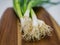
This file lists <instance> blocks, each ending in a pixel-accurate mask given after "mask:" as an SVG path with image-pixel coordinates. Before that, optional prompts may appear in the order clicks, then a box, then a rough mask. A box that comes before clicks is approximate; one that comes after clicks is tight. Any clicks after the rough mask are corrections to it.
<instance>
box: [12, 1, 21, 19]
mask: <svg viewBox="0 0 60 45" xmlns="http://www.w3.org/2000/svg"><path fill="white" fill-rule="evenodd" d="M13 6H14V10H15V11H16V13H17V15H18V17H19V18H22V12H21V7H20V2H19V0H13Z"/></svg>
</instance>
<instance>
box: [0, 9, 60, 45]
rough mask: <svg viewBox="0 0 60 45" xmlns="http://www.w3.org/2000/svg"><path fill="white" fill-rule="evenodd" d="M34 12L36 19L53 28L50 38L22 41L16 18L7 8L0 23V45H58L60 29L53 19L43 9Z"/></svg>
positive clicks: (59, 44)
mask: <svg viewBox="0 0 60 45" xmlns="http://www.w3.org/2000/svg"><path fill="white" fill-rule="evenodd" d="M34 10H35V12H36V14H37V17H38V19H42V20H44V21H45V22H46V24H48V25H50V26H51V27H52V28H53V33H52V36H51V37H46V38H44V39H42V40H40V41H35V42H26V41H24V40H22V38H21V33H20V32H19V30H18V17H17V16H16V14H15V12H14V10H13V9H12V8H8V9H7V10H6V11H5V12H4V14H3V16H2V19H1V21H0V45H60V40H59V39H60V33H59V31H60V29H59V27H58V25H57V24H56V22H55V21H54V19H53V18H52V17H51V16H50V15H49V14H48V13H47V12H46V11H45V10H44V9H43V8H37V9H36V8H34Z"/></svg>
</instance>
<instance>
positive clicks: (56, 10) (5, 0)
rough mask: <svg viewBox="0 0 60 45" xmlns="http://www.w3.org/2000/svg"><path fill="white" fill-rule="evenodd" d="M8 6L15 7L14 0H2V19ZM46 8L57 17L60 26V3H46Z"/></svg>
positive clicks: (54, 0)
mask: <svg viewBox="0 0 60 45" xmlns="http://www.w3.org/2000/svg"><path fill="white" fill-rule="evenodd" d="M50 1H51V2H56V3H60V0H50ZM8 7H13V2H12V0H0V19H1V17H2V14H3V13H4V11H5V10H6V9H7V8H8ZM43 7H44V8H45V10H46V11H47V12H48V13H49V14H50V15H51V16H52V17H53V18H54V19H55V21H56V22H57V24H58V25H59V26H60V4H57V5H52V4H44V5H43Z"/></svg>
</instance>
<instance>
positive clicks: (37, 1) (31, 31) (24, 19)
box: [13, 0, 52, 40]
mask: <svg viewBox="0 0 60 45" xmlns="http://www.w3.org/2000/svg"><path fill="white" fill-rule="evenodd" d="M44 3H49V0H45V1H44V0H13V6H14V10H15V12H16V13H17V16H18V17H19V19H20V21H21V29H22V30H21V32H22V31H23V32H22V33H23V34H22V37H23V38H24V39H25V40H31V39H32V40H35V39H37V40H40V39H41V38H44V37H45V36H46V35H48V36H51V31H52V28H51V27H50V26H49V25H47V24H46V23H45V22H44V21H43V20H39V19H38V18H37V16H36V14H35V12H34V10H33V9H32V8H33V7H35V6H37V5H42V4H44Z"/></svg>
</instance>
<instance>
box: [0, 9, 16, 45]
mask: <svg viewBox="0 0 60 45" xmlns="http://www.w3.org/2000/svg"><path fill="white" fill-rule="evenodd" d="M0 28H1V29H0V45H17V17H16V14H15V12H14V11H13V9H12V8H8V9H7V10H6V11H5V12H4V14H3V16H2V19H1V24H0Z"/></svg>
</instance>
